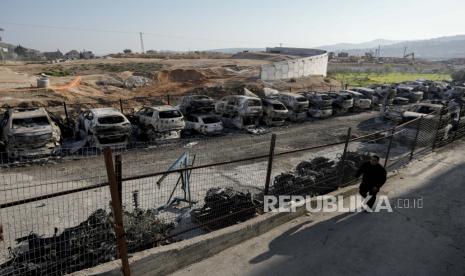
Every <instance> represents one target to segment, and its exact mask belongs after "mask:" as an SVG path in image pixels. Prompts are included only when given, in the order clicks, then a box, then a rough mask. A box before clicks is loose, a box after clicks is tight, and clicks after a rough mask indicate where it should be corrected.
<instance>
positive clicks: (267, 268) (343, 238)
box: [249, 162, 465, 275]
mask: <svg viewBox="0 0 465 276" xmlns="http://www.w3.org/2000/svg"><path fill="white" fill-rule="evenodd" d="M463 179H465V162H463V163H461V164H458V165H453V164H451V167H450V169H448V170H447V171H446V172H444V173H442V174H441V175H437V176H436V177H434V178H433V179H429V180H428V179H424V180H423V181H425V182H426V184H425V185H423V186H422V187H420V188H417V189H413V190H410V191H409V192H408V193H406V194H404V195H402V196H399V197H397V198H390V202H391V205H392V207H393V208H394V212H392V213H388V212H381V213H356V214H353V213H345V214H341V215H337V216H336V217H333V218H331V219H329V220H326V221H322V222H319V223H316V224H313V225H310V224H312V221H306V222H304V223H301V224H298V225H296V226H294V227H292V228H291V229H289V230H287V231H286V232H284V233H283V234H282V235H280V236H278V237H276V238H275V239H273V240H272V241H271V242H270V243H269V250H268V251H267V252H265V253H262V254H260V255H257V256H255V257H253V258H252V259H250V260H249V263H250V264H254V265H255V266H254V269H253V270H252V271H250V273H249V275H310V274H318V275H340V274H349V275H354V274H357V275H360V274H362V275H393V274H395V275H399V274H400V275H445V274H446V275H465V274H464V272H465V236H464V235H463V229H465V219H464V214H465V197H464V196H463V195H464V194H465V182H464V180H463ZM408 184H409V183H398V185H408ZM410 184H412V183H410ZM413 184H414V183H413ZM418 198H422V199H423V205H422V208H400V207H406V206H405V203H406V202H407V201H406V200H405V199H409V201H408V202H410V204H413V202H414V200H413V199H418ZM402 204H404V205H402ZM409 207H411V206H409ZM417 207H418V206H417Z"/></svg>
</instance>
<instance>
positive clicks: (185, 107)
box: [178, 95, 215, 114]
mask: <svg viewBox="0 0 465 276" xmlns="http://www.w3.org/2000/svg"><path fill="white" fill-rule="evenodd" d="M178 109H179V110H180V111H181V112H182V113H183V114H191V113H208V112H211V111H213V110H214V109H215V102H214V101H213V99H212V98H210V97H208V96H205V95H189V96H184V97H182V99H181V103H180V104H179V108H178Z"/></svg>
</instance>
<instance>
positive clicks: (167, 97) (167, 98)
mask: <svg viewBox="0 0 465 276" xmlns="http://www.w3.org/2000/svg"><path fill="white" fill-rule="evenodd" d="M166 101H167V102H168V105H170V104H171V102H170V95H169V94H168V95H166Z"/></svg>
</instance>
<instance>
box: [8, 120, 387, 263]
mask: <svg viewBox="0 0 465 276" xmlns="http://www.w3.org/2000/svg"><path fill="white" fill-rule="evenodd" d="M376 114H377V113H376V112H367V113H360V114H352V115H348V116H342V117H334V118H330V119H327V120H321V121H320V120H318V121H314V122H305V123H302V124H290V125H288V126H284V127H276V128H272V129H270V130H271V132H273V133H276V134H277V142H276V152H282V151H286V150H292V149H297V148H302V147H310V146H316V145H322V144H327V143H333V142H339V141H342V140H343V139H344V136H345V134H346V133H347V128H348V127H352V128H353V131H352V133H353V134H354V135H363V134H366V133H369V132H373V131H374V130H376V129H379V128H383V127H384V128H385V127H387V126H386V125H383V124H378V123H375V120H374V117H375V116H376ZM270 136H271V134H269V133H268V134H265V135H260V136H254V135H250V134H243V133H229V134H226V135H224V136H221V137H211V138H208V139H194V140H185V139H182V140H181V141H179V142H175V143H173V144H171V145H165V146H161V147H152V148H149V149H138V150H129V151H125V152H124V153H123V155H122V157H123V176H124V177H127V176H135V175H139V174H146V173H153V172H157V171H163V170H166V169H167V168H168V166H169V165H170V164H171V163H172V162H173V161H174V160H175V159H176V158H177V157H178V156H179V155H180V154H181V153H182V152H184V151H188V152H189V153H190V154H191V158H192V156H193V155H194V154H195V164H196V165H200V164H207V163H211V162H221V161H227V160H234V159H240V158H245V157H248V156H256V155H262V154H267V153H268V151H269V143H270ZM352 147H353V148H354V149H355V148H357V146H356V145H352ZM342 149H343V145H340V146H334V147H331V148H323V149H319V150H312V151H306V152H302V153H295V154H290V155H282V156H279V157H277V158H276V159H275V162H274V166H273V176H274V175H276V174H279V173H281V172H283V171H286V170H290V169H293V168H294V167H295V165H296V164H297V163H298V162H300V161H302V160H304V159H309V158H311V157H313V156H318V155H325V156H328V157H333V158H335V157H336V156H337V154H340V153H342ZM266 162H267V159H266V158H262V159H258V160H253V161H244V162H239V163H234V164H229V165H221V166H216V167H209V168H203V169H199V170H194V171H192V175H191V196H192V199H193V200H195V201H197V202H198V203H197V204H198V206H201V205H202V200H203V197H204V195H205V192H206V191H207V190H208V189H209V188H211V187H217V186H233V187H235V188H238V189H242V190H245V191H250V192H258V191H260V190H261V189H263V185H264V181H265V175H266V166H267V163H266ZM159 178H160V177H159V176H157V177H150V178H144V179H139V180H133V181H128V182H124V183H123V204H124V206H125V207H126V209H127V210H132V209H133V192H134V191H138V204H139V206H140V207H141V208H144V209H145V208H154V207H159V206H161V205H163V204H165V203H166V202H167V200H168V198H169V195H170V193H171V191H172V190H173V188H174V186H175V183H176V180H177V178H178V175H174V174H172V175H169V176H168V177H167V178H166V179H165V181H164V182H163V183H162V184H161V185H160V186H157V184H156V181H157V180H158V179H159ZM106 180H107V177H106V171H105V165H104V162H103V157H102V156H95V155H94V156H88V157H84V156H81V157H66V158H65V160H61V161H59V162H52V163H46V164H43V165H41V166H39V165H31V166H27V167H10V168H4V169H2V170H1V171H0V188H1V189H2V190H1V191H0V202H1V203H5V202H11V201H15V200H20V199H26V198H30V197H35V196H40V195H45V194H48V193H54V192H59V191H65V190H69V189H74V188H78V187H85V186H88V185H92V184H96V183H101V182H105V181H106ZM174 196H178V197H182V196H183V193H182V191H181V189H180V188H179V187H178V188H177V189H176V191H175V193H174ZM109 201H110V195H109V189H108V187H102V188H98V189H92V190H87V191H83V192H79V193H73V194H69V195H65V196H60V197H55V198H51V199H46V200H41V201H36V202H33V203H28V204H22V205H19V206H15V207H10V208H4V209H1V210H0V219H1V224H3V228H4V235H5V241H4V242H3V243H1V244H0V259H3V258H6V257H7V256H8V253H7V248H8V247H9V246H13V245H14V244H15V242H14V239H16V238H18V237H22V236H24V235H27V234H29V233H30V232H32V231H34V232H36V233H38V234H40V235H52V234H53V233H54V232H55V231H58V232H60V231H62V230H63V229H64V228H65V227H70V226H75V225H77V224H79V223H80V222H81V221H83V220H85V219H86V218H87V217H88V216H89V215H90V214H91V213H92V212H94V211H95V210H97V209H98V208H105V209H107V210H109ZM188 211H189V208H185V209H183V210H177V211H173V210H168V211H164V212H163V213H162V214H161V215H162V217H164V218H167V219H170V220H172V219H174V218H176V217H179V216H180V215H182V214H183V212H184V213H185V212H188ZM187 226H189V222H186V221H185V220H183V221H181V222H180V223H179V226H178V229H180V228H183V227H187ZM55 228H57V229H56V230H55ZM183 238H185V236H184V237H183Z"/></svg>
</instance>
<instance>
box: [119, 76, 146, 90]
mask: <svg viewBox="0 0 465 276" xmlns="http://www.w3.org/2000/svg"><path fill="white" fill-rule="evenodd" d="M150 82H151V80H150V79H149V78H146V77H143V76H130V77H128V78H127V79H126V80H125V81H124V87H125V88H129V89H132V88H137V87H142V86H146V85H148V84H150Z"/></svg>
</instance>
